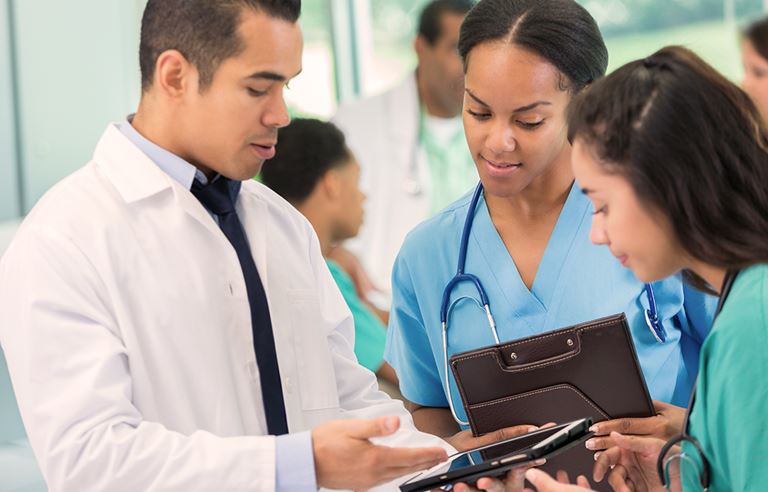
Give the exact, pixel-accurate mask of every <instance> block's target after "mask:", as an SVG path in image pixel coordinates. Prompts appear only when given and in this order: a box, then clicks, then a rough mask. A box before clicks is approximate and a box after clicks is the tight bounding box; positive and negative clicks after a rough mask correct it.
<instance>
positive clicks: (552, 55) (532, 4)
mask: <svg viewBox="0 0 768 492" xmlns="http://www.w3.org/2000/svg"><path fill="white" fill-rule="evenodd" d="M489 41H504V42H509V43H510V44H512V45H516V46H520V47H522V48H525V49H527V50H530V51H531V52H533V53H535V54H537V55H539V56H541V57H542V58H544V59H545V60H547V61H548V62H549V63H551V64H552V65H554V66H555V68H557V69H558V70H559V71H560V73H561V74H562V75H563V76H564V77H565V78H566V79H567V80H562V81H561V83H560V88H561V89H563V90H565V89H570V90H572V91H573V92H578V91H580V90H581V89H582V88H583V87H585V86H586V85H588V84H589V83H591V82H593V81H594V80H597V79H598V78H600V77H602V76H603V75H605V70H606V67H607V66H608V50H607V49H606V47H605V42H604V41H603V37H602V36H601V34H600V30H599V29H598V27H597V23H596V22H595V19H593V18H592V16H591V15H589V12H587V11H586V10H585V9H584V7H582V6H581V5H579V4H578V3H576V2H575V1H574V0H482V1H481V2H479V3H478V4H477V5H475V7H474V8H473V9H472V10H470V11H469V14H467V17H466V18H465V19H464V22H463V23H462V24H461V33H460V35H459V54H460V55H461V58H462V60H463V61H464V71H465V72H466V70H467V65H468V63H469V57H470V54H471V51H472V49H473V48H474V47H475V46H477V45H478V44H481V43H485V42H489Z"/></svg>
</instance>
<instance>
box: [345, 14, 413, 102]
mask: <svg viewBox="0 0 768 492" xmlns="http://www.w3.org/2000/svg"><path fill="white" fill-rule="evenodd" d="M427 3H428V0H388V1H386V2H373V1H371V2H369V8H370V15H369V16H368V18H369V19H370V24H369V25H368V26H365V25H360V26H359V27H358V30H359V31H361V33H362V36H361V38H362V39H363V40H365V39H370V42H369V44H368V46H366V45H365V43H364V44H363V45H361V46H359V47H358V49H360V50H361V58H364V59H365V60H366V61H365V62H364V63H363V67H361V68H362V70H363V73H362V92H363V94H376V93H379V92H381V91H382V90H384V89H387V88H389V87H392V86H393V85H395V84H396V83H398V82H399V81H400V80H402V79H403V78H404V77H405V76H406V74H407V73H408V72H409V71H410V70H413V68H414V67H415V66H416V53H414V51H413V40H414V38H415V36H416V31H417V28H418V25H417V23H418V21H419V14H420V13H421V10H422V8H423V7H424V5H426V4H427ZM366 29H369V30H371V31H372V32H371V33H370V34H369V33H366V32H365V30H366Z"/></svg>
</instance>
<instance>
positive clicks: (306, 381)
mask: <svg viewBox="0 0 768 492" xmlns="http://www.w3.org/2000/svg"><path fill="white" fill-rule="evenodd" d="M288 296H289V298H290V300H291V308H290V310H291V328H292V330H293V344H294V347H295V348H296V365H297V370H298V379H299V388H300V392H299V394H300V395H301V408H302V409H303V410H321V409H330V408H338V406H339V395H338V390H337V386H336V373H335V371H334V367H333V360H332V358H331V351H330V347H329V345H328V335H329V333H330V332H329V330H328V325H329V323H327V322H325V321H324V319H323V313H322V310H321V308H320V300H319V298H318V296H317V294H316V293H315V292H309V291H292V292H289V294H288Z"/></svg>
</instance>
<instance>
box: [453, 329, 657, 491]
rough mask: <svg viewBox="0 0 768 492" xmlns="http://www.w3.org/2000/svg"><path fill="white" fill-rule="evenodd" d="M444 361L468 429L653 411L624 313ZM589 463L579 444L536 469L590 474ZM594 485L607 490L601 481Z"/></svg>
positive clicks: (477, 430)
mask: <svg viewBox="0 0 768 492" xmlns="http://www.w3.org/2000/svg"><path fill="white" fill-rule="evenodd" d="M450 366H451V370H452V371H453V375H454V377H455V379H456V383H457V386H458V388H459V392H460V393H461V399H462V402H463V403H464V408H465V410H466V413H467V416H468V418H469V423H470V426H471V428H472V432H473V433H474V435H475V436H480V435H483V434H486V433H488V432H492V431H495V430H498V429H500V428H503V427H508V426H513V425H520V424H533V425H543V424H545V423H547V422H556V423H562V422H570V421H572V420H575V419H578V418H582V417H592V419H593V421H594V422H599V421H602V420H608V419H612V418H619V417H650V416H652V415H655V412H654V409H653V404H652V402H651V398H650V396H649V394H648V388H647V387H646V385H645V380H644V379H643V375H642V371H641V370H640V365H639V363H638V360H637V354H636V352H635V346H634V344H633V342H632V335H631V334H630V331H629V326H628V325H627V319H626V317H625V316H624V314H618V315H615V316H610V317H607V318H601V319H598V320H595V321H590V322H588V323H582V324H579V325H575V326H571V327H568V328H563V329H560V330H557V331H552V332H547V333H542V334H540V335H536V336H532V337H528V338H522V339H520V340H514V341H510V342H505V343H502V344H498V345H493V346H490V347H485V348H481V349H477V350H472V351H469V352H462V353H459V354H456V355H454V356H453V357H451V359H450ZM594 463H595V462H594V458H593V453H592V452H591V451H589V450H587V449H586V448H584V447H583V446H579V447H576V448H574V449H571V450H569V451H567V452H565V453H563V454H562V455H560V456H558V457H557V458H555V459H553V460H551V462H548V463H547V464H546V465H544V467H543V468H544V469H545V470H547V471H549V472H551V473H554V472H555V471H557V470H566V471H567V472H568V474H569V476H570V477H571V480H575V478H576V476H577V475H585V476H587V477H588V478H590V481H591V477H592V468H593V466H594ZM593 485H597V490H610V487H608V485H607V483H605V481H604V482H603V483H602V484H593Z"/></svg>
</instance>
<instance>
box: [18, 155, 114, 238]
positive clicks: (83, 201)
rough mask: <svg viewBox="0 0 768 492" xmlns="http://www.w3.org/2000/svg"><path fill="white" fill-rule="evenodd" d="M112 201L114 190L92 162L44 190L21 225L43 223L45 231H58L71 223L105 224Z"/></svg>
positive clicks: (112, 205)
mask: <svg viewBox="0 0 768 492" xmlns="http://www.w3.org/2000/svg"><path fill="white" fill-rule="evenodd" d="M115 198H116V197H115V193H114V190H112V189H111V188H110V187H109V186H108V185H107V183H106V182H105V180H104V179H103V176H100V173H99V170H98V166H96V163H95V162H93V161H92V162H89V163H87V164H86V165H85V166H83V167H81V168H80V169H78V170H76V171H74V172H73V173H72V174H70V175H69V176H67V177H65V178H64V179H62V180H61V181H59V182H58V183H56V184H55V185H53V186H52V187H51V188H50V189H48V191H46V192H45V193H44V194H43V196H42V197H40V199H39V200H38V201H37V203H36V204H35V205H34V207H32V210H30V212H29V214H27V217H26V218H25V220H24V223H23V224H32V223H45V225H46V226H47V227H51V228H62V227H64V226H66V225H68V224H73V223H74V224H77V223H87V224H90V225H91V226H93V225H94V224H96V223H99V222H109V221H110V220H111V218H110V217H111V214H110V212H111V211H114V208H115V207H114V204H115V203H116V200H115ZM23 224H22V228H23Z"/></svg>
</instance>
